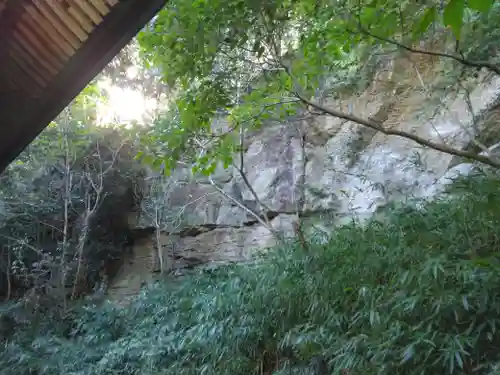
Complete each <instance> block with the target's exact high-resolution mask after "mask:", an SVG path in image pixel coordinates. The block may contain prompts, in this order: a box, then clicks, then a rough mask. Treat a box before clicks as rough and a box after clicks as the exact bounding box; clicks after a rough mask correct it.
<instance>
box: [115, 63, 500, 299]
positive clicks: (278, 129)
mask: <svg viewBox="0 0 500 375" xmlns="http://www.w3.org/2000/svg"><path fill="white" fill-rule="evenodd" d="M434 64H435V61H433V58H432V57H429V56H419V57H415V56H411V57H408V56H402V57H400V58H398V59H395V60H390V61H388V63H387V64H386V66H385V67H383V68H382V69H380V71H379V72H378V73H377V74H376V77H375V79H374V81H373V84H372V85H371V86H370V87H369V88H368V89H367V90H366V91H365V92H363V93H361V94H360V95H357V96H350V97H346V98H339V99H335V100H333V99H323V100H322V104H323V105H324V106H327V107H332V108H335V109H341V110H343V111H345V112H351V113H353V114H355V115H356V116H358V117H361V118H370V119H375V120H377V121H379V122H382V123H383V124H384V126H386V127H387V128H393V129H400V130H404V131H406V132H410V133H413V134H416V135H419V136H421V137H424V138H426V139H429V140H432V141H435V142H442V143H446V144H448V145H450V146H453V147H457V148H465V147H467V146H469V145H470V143H471V141H472V140H473V139H477V138H481V134H485V133H487V134H488V135H487V138H488V142H489V144H488V146H490V145H491V144H492V143H495V142H498V141H499V139H498V137H499V136H500V128H499V127H498V125H497V122H498V121H496V120H497V118H496V117H497V116H496V115H497V112H498V110H496V109H495V108H496V107H495V106H494V104H495V102H496V101H497V100H498V98H499V93H500V78H498V77H491V76H489V75H487V74H481V75H480V77H479V78H478V79H477V80H476V82H473V83H471V85H470V86H471V90H470V95H469V97H470V104H471V105H472V107H473V109H474V113H475V115H478V114H479V116H476V117H474V116H473V115H472V114H471V113H470V110H469V103H468V102H467V100H466V98H465V97H464V96H463V95H456V94H453V93H449V94H448V96H445V97H443V98H440V99H441V101H440V102H441V104H440V103H438V102H436V98H430V97H429V95H428V91H427V86H428V85H431V84H435V82H434V81H435V80H436V79H439V77H436V73H435V69H434V68H433V67H434ZM381 82H384V84H383V85H382V84H381ZM443 103H444V104H443ZM478 119H479V120H481V121H479V122H478V121H475V120H478ZM473 125H474V126H473ZM481 126H482V127H483V128H481ZM486 126H487V129H486V130H487V131H486V130H485V129H484V127H486ZM483 138H484V137H483ZM246 145H247V149H246V152H245V155H244V156H245V157H244V170H245V174H246V177H247V179H248V181H249V182H250V185H251V186H252V187H253V189H254V191H255V193H256V194H257V196H258V198H259V200H260V201H261V202H262V203H264V204H265V206H266V207H267V210H268V212H267V213H268V214H269V216H271V217H272V224H273V226H275V227H276V228H277V229H279V230H281V231H282V232H283V233H284V234H285V235H293V223H294V221H295V220H296V212H297V209H298V206H300V205H301V197H302V196H303V198H305V199H304V202H303V205H302V207H301V208H300V210H301V213H302V216H304V220H305V222H306V223H307V224H308V228H309V229H310V230H313V229H314V230H322V231H324V232H325V233H329V232H331V230H332V228H334V227H335V226H337V225H342V224H343V223H345V222H347V221H349V220H351V219H352V218H353V217H356V218H358V219H360V220H363V219H366V218H369V217H371V216H372V215H373V214H374V213H375V212H376V210H377V209H378V208H380V207H383V206H384V205H386V204H388V203H390V202H391V201H400V200H405V199H409V198H418V197H427V196H431V195H433V194H436V193H437V192H439V191H440V190H439V188H438V187H436V186H438V185H439V184H443V183H445V182H446V181H444V180H443V176H444V175H445V173H446V172H447V170H448V169H449V168H450V166H452V165H455V164H457V163H462V162H463V161H461V160H458V161H457V160H456V158H453V157H452V156H451V155H446V154H443V153H441V152H438V151H435V150H432V149H429V148H424V147H422V146H419V145H417V144H416V143H415V142H413V141H410V140H407V139H404V138H400V137H394V136H386V135H384V134H381V133H377V132H375V131H373V130H371V129H367V128H365V127H362V126H360V125H357V124H354V123H351V122H347V121H344V120H341V119H337V118H334V117H331V116H323V115H322V116H318V115H311V116H303V117H301V118H295V119H290V121H287V122H282V123H272V124H268V125H267V126H265V127H264V128H263V129H262V130H260V131H258V132H254V133H253V134H251V135H249V136H248V137H247V138H246ZM463 169H464V170H467V171H469V170H470V168H467V167H466V168H463ZM456 170H460V167H459V168H458V169H457V168H455V171H456ZM157 178H158V177H157ZM151 180H152V181H153V180H155V178H154V176H151ZM214 180H215V181H216V183H217V184H218V185H219V186H220V187H221V188H222V189H223V190H224V191H225V192H226V193H228V194H230V195H231V196H233V197H235V198H237V199H239V200H240V201H241V202H243V203H244V204H245V205H246V206H247V207H250V208H256V209H259V208H260V207H258V205H257V203H256V201H255V199H254V197H253V194H252V193H251V191H250V189H249V188H248V186H246V184H245V183H244V181H243V179H242V177H241V175H239V173H238V172H237V171H236V170H235V169H233V168H229V169H227V170H224V169H222V168H220V169H219V170H218V171H216V173H215V174H214ZM158 191H160V192H161V194H159V195H158V194H156V199H155V200H151V202H150V203H149V205H147V207H145V208H144V212H143V214H142V216H141V218H140V220H139V222H138V223H137V227H142V228H144V227H151V228H160V229H161V234H160V236H159V237H156V236H155V234H154V233H153V234H152V235H151V236H150V237H148V238H147V239H145V242H142V243H141V244H140V245H137V246H136V249H135V250H136V254H137V260H136V261H135V262H136V263H137V266H134V267H135V268H131V269H130V271H127V272H123V273H122V276H121V278H118V279H117V280H116V281H115V285H122V284H127V283H130V282H131V281H127V278H129V277H135V278H137V277H138V276H137V275H140V274H142V273H141V272H142V271H138V270H136V269H137V268H139V269H141V267H142V269H144V268H145V266H143V265H142V264H143V260H142V259H143V258H144V255H141V254H149V255H148V256H149V257H151V260H150V263H149V264H152V265H153V266H150V267H153V268H155V269H156V270H158V269H159V268H162V269H164V270H165V271H167V272H168V271H171V270H181V269H185V268H186V267H191V266H196V265H201V264H207V263H209V264H217V263H220V262H228V261H238V260H246V259H249V258H251V257H252V254H253V252H254V250H255V249H263V248H266V247H268V246H271V245H273V243H274V239H273V237H272V235H271V234H270V233H269V231H267V229H266V228H265V227H264V226H263V225H262V224H261V223H260V222H259V221H258V220H256V219H255V218H254V217H253V216H251V215H249V214H248V212H247V211H245V210H243V209H241V208H240V207H239V206H238V205H235V204H234V203H232V202H229V201H227V200H226V199H224V197H223V196H222V195H221V194H219V193H218V192H217V190H216V189H215V188H214V187H213V186H212V185H211V184H210V183H209V182H208V181H206V180H204V179H203V178H202V177H193V176H191V174H190V172H189V170H188V169H185V170H184V169H182V168H181V169H178V170H177V171H176V172H175V173H174V176H173V177H172V178H171V179H170V180H169V181H167V182H162V184H161V187H160V189H157V191H156V193H158ZM153 201H154V202H153ZM152 202H153V203H154V204H153V203H152ZM159 211H161V213H162V215H163V218H167V220H164V222H163V223H161V225H157V224H158V223H157V222H156V223H155V220H154V218H158V217H159V216H162V215H158V213H159ZM172 218H174V219H172ZM153 232H154V231H153ZM158 254H161V257H158ZM156 258H162V259H163V267H160V266H159V261H158V259H156ZM133 262H134V261H132V263H133ZM148 272H149V271H148ZM143 273H144V272H143ZM145 273H147V272H145ZM139 278H140V277H139ZM143 279H144V280H145V278H144V277H143ZM112 290H113V286H112Z"/></svg>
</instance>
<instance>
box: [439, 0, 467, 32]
mask: <svg viewBox="0 0 500 375" xmlns="http://www.w3.org/2000/svg"><path fill="white" fill-rule="evenodd" d="M464 8H465V1H464V0H450V2H449V3H448V5H447V6H446V8H445V9H444V13H443V21H444V24H445V26H450V27H451V30H452V31H453V34H454V35H455V38H456V39H457V40H460V34H461V32H462V26H463V17H464Z"/></svg>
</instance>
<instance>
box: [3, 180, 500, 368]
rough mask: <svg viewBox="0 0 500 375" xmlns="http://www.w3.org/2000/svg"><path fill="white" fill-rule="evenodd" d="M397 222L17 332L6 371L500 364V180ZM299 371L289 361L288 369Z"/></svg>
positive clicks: (342, 233) (400, 215)
mask: <svg viewBox="0 0 500 375" xmlns="http://www.w3.org/2000/svg"><path fill="white" fill-rule="evenodd" d="M455 189H458V190H460V191H462V192H463V194H459V195H457V196H456V197H455V198H454V199H452V200H441V201H437V202H434V203H429V204H427V205H425V207H424V208H422V209H419V210H417V209H408V208H405V209H404V210H401V211H397V212H392V213H391V214H390V215H389V217H388V220H387V221H386V222H384V223H381V222H372V223H370V224H369V225H367V226H365V227H364V228H361V227H356V226H354V225H353V226H350V227H345V228H342V229H339V230H338V231H337V232H336V233H335V235H334V236H333V237H332V239H331V241H330V242H329V243H327V244H319V243H317V244H313V245H312V253H310V254H305V253H304V251H303V250H301V249H300V248H299V247H297V246H293V245H290V246H289V247H286V248H282V249H278V250H276V251H274V252H273V253H272V254H271V255H270V256H269V257H267V259H265V260H262V261H259V262H257V263H256V264H254V265H252V266H248V265H241V266H237V265H236V266H230V267H227V268H224V269H219V270H217V271H215V272H212V273H206V272H205V273H200V274H199V275H195V276H193V277H190V278H189V279H185V280H184V281H182V282H179V283H176V284H173V285H170V286H168V285H157V286H156V287H152V288H151V289H150V290H147V291H144V292H143V294H142V295H140V296H139V297H138V299H137V300H136V301H135V302H134V303H132V304H131V305H129V306H128V307H116V306H113V305H111V304H107V305H105V306H101V307H98V308H97V307H87V308H84V309H82V310H81V311H78V312H74V314H73V316H72V318H71V319H70V318H68V319H67V321H66V322H64V324H63V323H58V324H54V322H50V321H47V322H45V323H46V324H45V325H42V326H41V327H42V328H40V331H39V332H37V333H36V334H34V335H33V332H32V331H29V332H28V331H26V330H22V331H18V332H17V333H16V334H15V335H14V336H13V337H12V338H11V339H10V340H9V341H8V342H7V343H6V344H5V347H4V348H3V351H2V352H1V353H0V373H1V374H19V375H25V374H46V375H56V374H81V375H83V374H85V375H91V374H92V375H94V374H95V375H103V374H110V375H111V374H124V375H125V374H179V375H187V374H207V375H212V374H214V375H215V374H217V375H221V374H231V375H238V374H241V375H243V374H245V375H247V374H260V373H268V374H271V373H273V371H277V370H278V368H279V367H280V366H284V365H285V363H286V361H289V362H290V363H291V364H292V365H293V366H294V367H295V368H297V367H299V366H306V367H307V366H309V365H311V364H312V363H313V362H314V360H316V361H317V360H318V358H324V359H325V360H326V361H327V362H328V366H329V368H330V370H329V372H327V373H330V372H331V373H338V372H340V371H342V369H350V371H351V372H350V373H351V374H360V375H361V374H363V375H365V374H446V373H452V374H473V373H474V374H483V373H484V374H493V373H496V371H497V370H496V368H497V362H498V363H500V348H499V346H500V336H499V333H498V329H499V327H500V272H499V270H500V268H499V266H498V265H497V261H496V257H495V255H496V253H497V252H498V249H499V248H500V179H499V178H491V177H490V178H480V179H475V180H473V181H467V182H461V183H460V184H459V185H456V186H455ZM284 373H288V372H284Z"/></svg>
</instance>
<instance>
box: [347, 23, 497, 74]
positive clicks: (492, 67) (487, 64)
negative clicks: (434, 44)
mask: <svg viewBox="0 0 500 375" xmlns="http://www.w3.org/2000/svg"><path fill="white" fill-rule="evenodd" d="M358 27H359V31H361V32H362V33H363V34H366V35H368V36H370V37H372V38H374V39H378V40H380V41H382V42H386V43H389V44H392V45H395V46H397V47H399V48H401V49H404V50H406V51H408V52H412V53H418V54H422V55H428V56H436V57H444V58H447V59H451V60H455V61H458V62H459V63H461V64H463V65H466V66H469V67H471V68H478V69H482V68H485V69H488V70H489V71H490V72H493V73H495V74H497V75H500V67H498V66H497V65H495V64H492V63H490V62H487V61H471V60H467V59H465V58H463V57H461V56H457V55H452V54H449V53H443V52H432V51H424V50H421V49H418V48H413V47H409V46H407V45H405V44H403V43H400V42H398V41H396V40H392V39H389V38H386V37H383V36H379V35H375V34H373V33H372V32H370V31H368V30H367V29H365V28H364V27H363V26H362V25H361V24H358ZM350 32H351V33H353V34H356V32H354V31H352V30H350Z"/></svg>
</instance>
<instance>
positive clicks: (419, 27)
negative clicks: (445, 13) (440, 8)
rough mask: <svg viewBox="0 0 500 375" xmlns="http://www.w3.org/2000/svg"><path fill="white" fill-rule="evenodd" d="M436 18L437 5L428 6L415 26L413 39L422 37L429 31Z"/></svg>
mask: <svg viewBox="0 0 500 375" xmlns="http://www.w3.org/2000/svg"><path fill="white" fill-rule="evenodd" d="M435 19H436V8H435V7H431V8H428V9H427V10H426V11H425V12H424V14H423V16H422V18H421V19H420V20H419V21H418V23H417V24H416V25H415V26H414V27H413V40H415V39H418V38H419V37H421V36H422V35H423V34H424V33H425V32H426V31H427V29H428V28H429V26H430V25H431V24H432V23H433V22H434V21H435Z"/></svg>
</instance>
